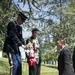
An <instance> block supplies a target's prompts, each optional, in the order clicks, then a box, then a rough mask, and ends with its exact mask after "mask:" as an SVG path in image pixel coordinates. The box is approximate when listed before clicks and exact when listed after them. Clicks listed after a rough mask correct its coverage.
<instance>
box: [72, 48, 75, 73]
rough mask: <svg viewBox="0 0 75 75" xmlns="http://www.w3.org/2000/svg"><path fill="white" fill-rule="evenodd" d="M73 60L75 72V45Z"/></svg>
mask: <svg viewBox="0 0 75 75" xmlns="http://www.w3.org/2000/svg"><path fill="white" fill-rule="evenodd" d="M72 61H73V69H74V73H75V47H74V51H73V58H72Z"/></svg>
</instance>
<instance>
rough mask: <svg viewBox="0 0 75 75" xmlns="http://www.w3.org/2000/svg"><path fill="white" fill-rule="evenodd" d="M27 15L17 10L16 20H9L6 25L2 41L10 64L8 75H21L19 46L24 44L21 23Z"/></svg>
mask: <svg viewBox="0 0 75 75" xmlns="http://www.w3.org/2000/svg"><path fill="white" fill-rule="evenodd" d="M26 19H27V16H26V15H24V14H23V13H22V12H19V14H18V17H17V20H16V21H14V22H9V23H8V26H7V36H6V39H5V42H4V48H3V52H6V53H7V55H8V59H9V64H10V75H22V65H21V55H20V51H19V46H23V45H25V42H24V39H23V37H22V28H21V26H20V25H21V24H22V23H23V22H25V20H26Z"/></svg>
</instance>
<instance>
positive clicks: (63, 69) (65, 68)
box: [57, 38, 74, 75]
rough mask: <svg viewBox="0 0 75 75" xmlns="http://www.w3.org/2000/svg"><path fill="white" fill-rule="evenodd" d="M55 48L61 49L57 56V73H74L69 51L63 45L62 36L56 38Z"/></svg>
mask: <svg viewBox="0 0 75 75" xmlns="http://www.w3.org/2000/svg"><path fill="white" fill-rule="evenodd" d="M57 48H58V49H61V51H60V55H59V57H58V70H59V75H74V71H73V68H72V66H71V62H70V60H71V52H70V50H69V49H68V48H67V47H66V46H65V41H64V39H63V38H60V39H58V40H57Z"/></svg>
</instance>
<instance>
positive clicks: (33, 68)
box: [29, 63, 41, 75]
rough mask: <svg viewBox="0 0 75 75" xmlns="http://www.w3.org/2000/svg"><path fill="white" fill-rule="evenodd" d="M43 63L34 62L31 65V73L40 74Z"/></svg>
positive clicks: (30, 74)
mask: <svg viewBox="0 0 75 75" xmlns="http://www.w3.org/2000/svg"><path fill="white" fill-rule="evenodd" d="M40 68H41V64H36V63H35V64H34V65H33V66H29V75H40Z"/></svg>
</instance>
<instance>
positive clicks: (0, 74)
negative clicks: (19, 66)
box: [0, 72, 9, 75]
mask: <svg viewBox="0 0 75 75" xmlns="http://www.w3.org/2000/svg"><path fill="white" fill-rule="evenodd" d="M0 75H9V74H8V73H1V72H0Z"/></svg>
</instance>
